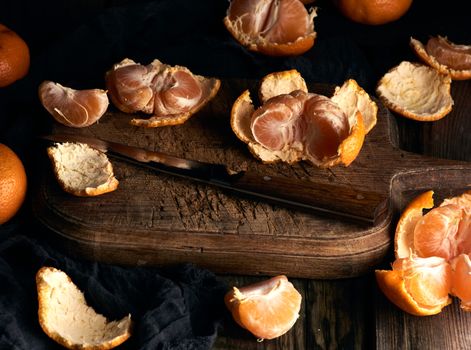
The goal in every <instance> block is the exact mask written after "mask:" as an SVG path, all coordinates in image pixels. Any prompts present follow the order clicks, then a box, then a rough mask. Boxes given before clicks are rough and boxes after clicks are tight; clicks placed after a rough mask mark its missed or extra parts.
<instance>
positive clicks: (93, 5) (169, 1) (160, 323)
mask: <svg viewBox="0 0 471 350" xmlns="http://www.w3.org/2000/svg"><path fill="white" fill-rule="evenodd" d="M463 3H465V2H460V1H447V2H446V3H445V2H433V1H432V2H430V1H418V0H416V1H414V3H413V5H412V8H411V9H410V11H409V12H408V13H407V14H406V15H405V16H404V17H403V18H401V19H400V20H399V21H397V22H394V23H390V24H387V25H383V26H376V27H371V26H364V25H360V24H355V23H353V22H350V21H348V20H347V19H345V18H343V17H342V16H341V15H339V13H338V12H337V11H336V9H335V8H334V7H333V6H332V4H331V3H330V1H328V0H324V1H322V0H319V1H317V2H316V3H315V5H316V6H318V8H319V9H318V17H317V18H316V19H315V27H316V31H317V33H318V39H317V40H316V43H315V45H314V47H313V48H312V49H311V50H309V51H308V52H307V53H305V54H303V55H301V56H298V57H285V58H274V57H266V56H262V55H259V54H256V53H252V52H248V51H247V50H246V49H244V48H243V47H241V46H240V45H238V44H237V43H236V42H235V41H234V40H233V38H232V37H231V36H230V35H229V33H228V32H227V31H226V30H225V28H224V26H223V23H222V18H223V17H224V15H225V11H226V9H227V6H228V4H229V3H228V1H225V0H200V1H185V0H161V1H153V2H149V1H135V2H130V1H129V2H128V1H108V2H107V1H96V2H93V1H92V2H90V1H60V0H54V1H33V0H16V1H5V2H2V9H1V11H0V22H1V23H4V24H6V25H7V26H9V27H11V28H12V29H14V30H15V31H17V32H18V33H19V34H20V35H21V36H22V37H23V38H24V39H25V40H26V41H27V42H28V44H29V46H30V48H31V54H32V61H31V69H30V72H29V74H28V76H27V77H26V78H24V79H22V80H21V81H18V82H17V83H15V84H13V85H11V86H10V87H7V88H4V89H2V90H0V142H1V143H5V144H7V145H9V146H10V147H11V148H12V149H13V150H14V151H15V152H16V153H17V154H18V155H19V156H20V157H21V159H22V160H23V162H24V163H25V165H26V169H27V175H28V180H29V186H30V190H31V188H34V179H35V155H36V154H37V153H35V151H37V150H35V149H34V147H35V146H34V145H35V142H34V141H35V136H36V135H37V134H38V133H41V132H44V131H47V129H48V128H49V127H50V125H51V118H50V116H49V115H48V114H47V113H46V112H45V111H44V109H43V108H42V107H41V106H40V104H39V100H38V98H37V87H38V85H39V83H40V82H41V81H43V80H45V79H48V80H52V81H57V82H60V83H61V84H63V85H65V86H70V87H73V88H75V89H82V88H103V87H104V72H105V71H106V70H108V69H109V68H110V67H111V66H112V64H114V63H116V62H119V61H120V60H121V59H123V58H125V57H129V58H132V59H134V60H135V61H138V62H140V63H143V64H147V63H149V62H150V61H151V60H152V59H154V58H158V59H160V60H161V61H163V62H165V63H167V64H171V65H175V64H178V65H184V66H187V67H188V68H190V70H192V71H193V72H194V73H197V74H201V75H209V76H216V77H219V78H222V79H224V78H231V77H238V78H253V79H257V78H260V77H262V76H263V75H265V74H267V73H269V72H272V71H276V70H284V69H291V68H296V69H298V70H299V71H300V72H301V73H302V75H303V76H304V78H305V79H306V80H307V81H308V82H325V83H332V84H340V83H342V82H343V81H344V80H345V79H347V78H354V79H356V80H357V81H358V82H359V84H360V85H361V86H363V87H364V88H365V89H367V90H368V92H370V93H374V87H375V84H376V82H377V80H378V79H379V77H380V76H381V75H383V74H384V73H385V72H386V71H387V70H388V69H389V68H391V67H393V66H394V65H396V64H398V63H399V62H400V61H402V60H416V59H415V57H414V56H413V54H412V52H411V50H410V48H409V44H408V43H409V37H410V36H414V37H416V38H418V39H420V40H423V41H425V40H426V39H427V37H428V36H429V35H437V34H440V35H448V36H449V38H450V39H451V40H452V41H454V42H457V43H471V37H470V33H471V31H470V30H469V28H468V26H469V16H468V13H469V12H466V11H464V8H462V7H464V5H463ZM46 236H47V235H45V229H44V228H41V227H39V226H38V225H37V223H36V222H35V221H34V218H33V217H32V215H31V212H30V199H29V196H28V198H27V200H26V202H25V205H24V206H23V208H22V209H21V211H20V212H19V213H18V215H17V216H16V217H15V218H14V219H12V220H11V221H10V222H8V223H6V224H4V225H2V226H0V298H1V299H0V348H2V349H3V348H5V349H53V348H54V347H55V345H54V343H53V342H52V341H51V340H50V339H49V338H48V337H47V336H46V335H45V334H44V333H43V332H42V331H41V329H40V327H39V324H38V321H37V301H36V289H35V282H34V275H35V273H36V271H37V270H38V269H39V268H40V267H41V266H44V265H51V266H55V267H58V268H60V269H62V270H64V271H65V272H67V273H68V274H69V275H70V276H71V277H72V279H73V280H74V281H75V282H76V283H77V285H78V286H79V287H80V288H81V289H82V290H83V291H84V292H85V295H86V297H87V300H89V302H90V304H91V305H92V306H94V307H95V308H96V309H97V311H99V312H101V313H103V314H105V315H106V316H108V317H110V318H118V317H122V316H124V315H125V314H127V313H131V314H132V317H133V319H134V320H135V325H136V327H135V330H134V334H133V336H132V337H131V339H130V340H129V341H127V342H126V343H124V345H122V346H121V348H123V349H124V348H129V349H208V348H210V347H211V345H212V344H213V342H214V339H215V337H216V335H217V330H218V327H219V326H220V321H221V319H222V318H223V317H227V311H226V310H225V308H224V305H223V302H222V296H223V295H224V293H225V291H226V290H227V288H228V286H226V285H225V284H224V283H223V282H222V281H221V280H220V279H219V278H217V277H216V276H215V275H213V274H212V273H211V272H210V271H206V270H204V269H200V268H198V267H197V266H193V265H191V264H184V265H181V266H175V267H169V268H166V269H156V268H132V267H119V266H107V265H104V264H99V263H91V262H86V261H80V260H78V259H72V258H70V257H67V256H64V255H63V254H61V252H59V251H57V250H56V249H55V248H54V246H51V245H49V244H48V242H47V239H45V237H46ZM56 347H57V346H56Z"/></svg>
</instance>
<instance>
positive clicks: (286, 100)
mask: <svg viewBox="0 0 471 350" xmlns="http://www.w3.org/2000/svg"><path fill="white" fill-rule="evenodd" d="M301 110H302V103H301V102H300V101H298V100H296V99H295V98H294V97H293V96H291V95H280V96H277V97H274V98H272V99H270V100H269V101H268V102H267V103H266V104H264V105H263V106H261V107H260V108H258V109H257V110H256V111H255V112H254V113H253V115H252V123H251V130H252V134H253V136H254V138H255V140H256V141H257V142H258V143H260V144H261V145H263V146H264V147H266V148H268V149H270V150H275V151H277V150H281V149H283V148H284V147H285V146H289V145H290V144H291V143H293V142H294V140H295V138H296V132H297V129H299V128H297V124H298V120H299V116H300V112H301Z"/></svg>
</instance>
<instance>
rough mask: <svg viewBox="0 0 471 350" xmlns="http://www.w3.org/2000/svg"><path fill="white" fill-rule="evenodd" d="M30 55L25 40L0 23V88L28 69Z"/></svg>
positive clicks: (24, 73) (19, 77) (17, 78)
mask: <svg viewBox="0 0 471 350" xmlns="http://www.w3.org/2000/svg"><path fill="white" fill-rule="evenodd" d="M29 65H30V55H29V48H28V45H27V44H26V42H25V41H24V40H23V39H22V38H21V37H20V36H19V35H18V34H17V33H15V32H14V31H13V30H11V29H9V28H7V27H6V26H5V25H3V24H1V23H0V88H2V87H5V86H8V85H10V84H12V83H14V82H15V81H17V80H19V79H21V78H23V77H24V76H25V75H26V74H27V73H28V70H29Z"/></svg>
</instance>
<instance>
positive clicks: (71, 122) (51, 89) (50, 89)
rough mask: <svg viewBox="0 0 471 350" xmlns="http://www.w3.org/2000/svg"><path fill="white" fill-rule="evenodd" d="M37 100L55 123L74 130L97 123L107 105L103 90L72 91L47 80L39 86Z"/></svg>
mask: <svg viewBox="0 0 471 350" xmlns="http://www.w3.org/2000/svg"><path fill="white" fill-rule="evenodd" d="M39 99H40V100H41V103H42V105H43V106H44V108H46V110H47V111H48V112H49V113H50V114H51V115H52V116H53V117H54V119H55V120H56V121H58V122H59V123H61V124H64V125H66V126H70V127H75V128H83V127H86V126H90V125H92V124H94V123H95V122H97V121H98V120H99V119H100V118H101V117H102V116H103V114H104V113H105V112H106V110H107V108H108V104H109V102H108V96H107V95H106V91H105V90H101V89H88V90H74V89H72V88H69V87H66V86H62V85H61V84H58V83H54V82H52V81H47V80H46V81H44V82H42V83H41V85H39Z"/></svg>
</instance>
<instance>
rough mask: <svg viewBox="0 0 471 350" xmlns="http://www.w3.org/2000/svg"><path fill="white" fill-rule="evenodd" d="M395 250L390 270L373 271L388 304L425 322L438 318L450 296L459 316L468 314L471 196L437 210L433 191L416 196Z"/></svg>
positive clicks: (448, 201)
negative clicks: (456, 301)
mask: <svg viewBox="0 0 471 350" xmlns="http://www.w3.org/2000/svg"><path fill="white" fill-rule="evenodd" d="M426 209H427V210H428V209H429V211H427V213H425V214H424V210H426ZM394 247H395V249H394V251H395V255H396V260H395V261H394V263H393V264H392V270H376V280H377V282H378V286H379V288H380V289H381V290H382V291H383V293H384V294H385V295H386V296H387V297H388V299H389V300H390V301H391V302H393V303H394V304H395V305H397V306H398V307H399V308H401V309H402V310H404V311H406V312H408V313H410V314H413V315H418V316H427V315H434V314H437V313H439V312H441V311H442V309H443V308H444V307H445V306H447V305H448V304H450V303H451V302H452V300H451V298H450V297H449V296H450V295H454V296H456V297H458V298H459V299H460V300H461V308H462V309H463V310H465V311H470V310H471V294H470V292H469V291H470V290H471V277H470V276H471V275H470V272H471V261H470V254H471V192H465V193H463V194H462V195H460V196H455V197H450V198H447V199H445V200H444V201H443V202H442V203H441V204H440V205H439V206H438V207H435V208H434V201H433V192H432V191H428V192H425V193H423V194H421V195H419V196H417V197H416V198H415V199H414V200H412V201H411V202H410V203H409V205H408V206H407V208H406V209H405V210H404V212H403V213H402V215H401V217H400V219H399V222H398V225H397V227H396V233H395V237H394Z"/></svg>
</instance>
